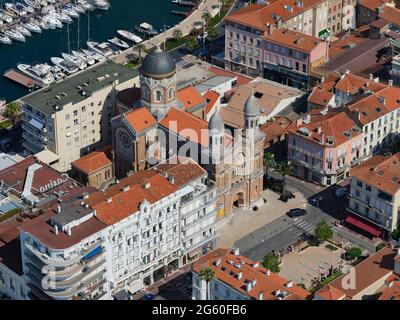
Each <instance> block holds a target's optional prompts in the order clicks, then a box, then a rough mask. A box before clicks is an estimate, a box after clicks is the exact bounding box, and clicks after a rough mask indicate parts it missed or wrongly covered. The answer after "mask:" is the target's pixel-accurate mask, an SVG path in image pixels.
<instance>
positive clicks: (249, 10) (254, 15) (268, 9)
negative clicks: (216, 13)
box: [225, 0, 320, 31]
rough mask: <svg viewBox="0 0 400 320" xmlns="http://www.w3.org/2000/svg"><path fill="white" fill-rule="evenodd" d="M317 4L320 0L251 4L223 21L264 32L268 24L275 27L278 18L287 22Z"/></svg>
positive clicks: (281, 0)
mask: <svg viewBox="0 0 400 320" xmlns="http://www.w3.org/2000/svg"><path fill="white" fill-rule="evenodd" d="M319 2H320V0H302V1H300V2H299V1H296V0H275V1H270V4H252V5H249V6H247V7H245V8H243V9H240V10H238V11H236V12H234V13H232V14H230V15H229V16H228V17H225V20H227V21H230V22H235V23H239V24H242V25H246V26H249V27H252V28H255V29H258V30H263V31H265V30H266V29H267V25H268V24H272V25H275V24H276V23H277V20H278V17H279V18H280V19H282V20H283V21H287V20H288V19H291V18H292V17H295V16H297V15H299V14H301V13H303V12H305V11H306V10H308V9H309V8H311V7H312V6H314V5H316V4H318V3H319Z"/></svg>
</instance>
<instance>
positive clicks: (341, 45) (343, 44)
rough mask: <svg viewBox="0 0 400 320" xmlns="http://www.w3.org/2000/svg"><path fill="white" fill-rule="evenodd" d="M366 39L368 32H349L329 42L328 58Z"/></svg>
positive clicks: (334, 56)
mask: <svg viewBox="0 0 400 320" xmlns="http://www.w3.org/2000/svg"><path fill="white" fill-rule="evenodd" d="M367 41H368V34H363V33H358V32H357V33H351V34H346V35H345V36H343V37H341V38H340V39H337V40H335V41H332V42H330V43H329V50H328V51H329V59H333V58H336V57H337V56H339V55H340V54H342V53H345V52H346V51H348V50H350V49H351V48H353V47H355V46H359V45H361V44H363V43H365V42H367Z"/></svg>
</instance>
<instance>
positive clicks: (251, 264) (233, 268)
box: [192, 249, 310, 300]
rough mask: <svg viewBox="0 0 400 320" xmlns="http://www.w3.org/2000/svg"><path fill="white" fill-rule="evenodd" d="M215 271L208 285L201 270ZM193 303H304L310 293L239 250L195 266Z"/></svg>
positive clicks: (202, 260)
mask: <svg viewBox="0 0 400 320" xmlns="http://www.w3.org/2000/svg"><path fill="white" fill-rule="evenodd" d="M204 268H211V269H212V270H213V271H214V274H215V277H214V279H213V280H212V281H210V282H209V283H207V282H206V281H205V280H204V279H202V278H201V275H200V273H201V270H203V269H204ZM192 277H193V278H192V279H193V292H192V299H193V300H304V299H307V298H308V296H309V295H310V293H309V292H308V291H306V290H304V289H302V288H301V287H299V286H298V285H296V284H294V283H293V281H288V280H286V279H284V278H283V277H281V276H280V275H278V274H276V273H273V272H271V271H270V270H267V269H265V268H264V267H262V266H261V265H260V263H259V262H258V261H252V260H250V259H247V258H246V257H244V256H241V255H240V254H239V249H234V250H228V249H217V250H215V251H213V252H210V253H208V254H207V255H205V256H203V257H201V258H200V259H199V260H198V261H196V262H195V263H194V265H193V269H192Z"/></svg>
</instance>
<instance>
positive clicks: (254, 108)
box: [243, 92, 260, 116]
mask: <svg viewBox="0 0 400 320" xmlns="http://www.w3.org/2000/svg"><path fill="white" fill-rule="evenodd" d="M243 112H244V113H245V115H248V116H258V115H259V113H260V107H258V104H257V100H256V98H255V97H254V94H253V92H252V93H251V95H250V97H249V98H248V99H247V101H246V103H245V104H244V110H243Z"/></svg>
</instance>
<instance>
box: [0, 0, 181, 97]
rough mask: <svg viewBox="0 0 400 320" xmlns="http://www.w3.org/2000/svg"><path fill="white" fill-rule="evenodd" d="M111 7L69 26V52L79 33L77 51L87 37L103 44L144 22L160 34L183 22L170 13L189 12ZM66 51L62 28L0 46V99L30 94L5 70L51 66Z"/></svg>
mask: <svg viewBox="0 0 400 320" xmlns="http://www.w3.org/2000/svg"><path fill="white" fill-rule="evenodd" d="M110 3H111V8H110V10H108V11H100V10H96V11H93V12H91V13H90V19H88V15H87V14H84V15H81V16H80V18H79V20H78V19H74V22H73V24H70V26H69V39H70V41H69V44H70V47H71V50H75V49H77V48H78V29H79V47H80V48H82V47H83V48H86V41H87V40H88V35H90V39H91V40H93V41H98V42H101V41H106V40H107V39H109V38H111V37H114V36H115V35H116V31H117V30H118V29H126V30H133V29H134V26H135V25H138V24H140V23H141V22H144V21H146V22H148V23H150V24H152V25H153V26H154V27H155V28H156V29H157V30H159V31H160V30H161V29H162V28H164V24H165V25H166V26H170V27H172V26H174V25H176V24H177V23H178V22H179V21H180V20H181V19H182V17H181V16H176V15H173V14H172V13H171V10H179V11H187V10H188V8H185V7H180V6H177V5H175V4H173V3H171V0H110ZM88 20H89V21H90V24H89V28H88ZM78 21H79V23H78ZM78 24H79V28H78ZM88 29H89V32H88ZM67 50H68V32H67V26H66V25H65V24H64V28H63V29H55V30H50V29H49V30H43V32H42V34H33V35H32V37H31V38H27V41H26V42H25V43H18V42H13V44H12V45H8V46H6V45H1V44H0V99H1V98H4V99H6V100H7V101H11V100H14V99H17V98H19V97H21V96H24V95H26V94H27V93H29V92H28V90H27V89H26V88H24V87H22V86H20V85H18V84H15V83H13V82H12V81H10V80H8V79H6V78H4V77H3V73H4V72H5V71H6V70H8V69H10V68H16V65H17V64H18V63H29V64H32V63H34V62H48V63H50V58H51V57H53V56H61V52H67Z"/></svg>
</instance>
